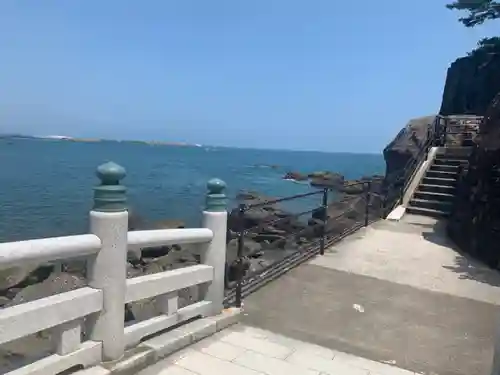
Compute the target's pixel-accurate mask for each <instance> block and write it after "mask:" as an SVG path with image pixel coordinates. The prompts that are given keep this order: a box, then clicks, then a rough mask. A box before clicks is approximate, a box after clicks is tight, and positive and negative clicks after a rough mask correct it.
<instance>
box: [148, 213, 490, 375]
mask: <svg viewBox="0 0 500 375" xmlns="http://www.w3.org/2000/svg"><path fill="white" fill-rule="evenodd" d="M499 286H500V276H499V274H498V273H497V272H495V271H492V270H490V269H488V268H487V267H485V266H483V265H481V264H480V263H478V262H474V261H471V260H470V259H468V258H467V257H465V256H463V255H460V254H459V253H458V252H457V251H455V250H454V249H453V246H452V244H451V243H450V242H449V241H448V240H447V239H446V236H445V233H444V224H443V223H441V222H438V221H436V220H433V219H428V218H423V217H418V216H406V217H405V218H404V219H403V220H402V221H400V222H388V221H381V222H378V223H375V224H373V225H372V226H370V227H368V228H364V229H363V230H361V231H359V232H358V233H356V234H354V235H352V236H350V237H348V238H347V239H345V240H344V241H342V242H341V243H339V244H337V245H335V246H333V247H331V248H330V249H328V251H327V253H326V254H325V255H324V256H318V257H316V258H314V259H313V260H311V261H310V262H308V263H306V264H303V265H301V266H299V267H297V268H296V269H294V270H292V271H290V272H288V273H287V274H286V275H284V276H282V277H280V278H279V279H278V280H276V281H274V282H272V283H270V284H268V285H267V286H266V287H264V288H262V289H261V290H259V291H257V292H256V293H254V294H252V295H251V296H250V297H248V298H247V299H246V300H245V302H244V315H243V323H242V324H239V325H237V326H234V327H232V328H230V329H228V330H225V331H222V332H220V333H218V334H216V335H214V336H213V337H210V338H208V339H205V340H203V341H201V342H199V343H198V344H196V345H194V346H191V347H189V348H187V349H185V350H183V351H181V352H179V353H177V354H175V355H173V356H170V357H168V358H167V359H165V360H163V361H162V362H159V363H158V364H156V365H155V366H152V367H150V368H148V369H147V370H144V371H142V372H141V373H140V374H139V375H193V374H198V375H212V374H214V375H215V374H217V375H220V374H231V375H259V374H260V375H264V374H266V375H295V374H297V375H299V374H300V375H302V374H304V375H309V374H316V375H411V374H426V375H471V374H474V375H490V368H491V361H492V354H493V337H494V331H495V327H496V326H497V316H498V314H500V287H499ZM403 369H405V370H403Z"/></svg>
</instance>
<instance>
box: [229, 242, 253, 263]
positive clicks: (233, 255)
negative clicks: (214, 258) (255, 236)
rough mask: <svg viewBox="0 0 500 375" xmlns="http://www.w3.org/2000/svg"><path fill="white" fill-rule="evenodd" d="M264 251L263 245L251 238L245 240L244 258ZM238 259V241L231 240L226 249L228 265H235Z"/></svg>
mask: <svg viewBox="0 0 500 375" xmlns="http://www.w3.org/2000/svg"><path fill="white" fill-rule="evenodd" d="M261 250H262V246H261V244H259V243H258V242H255V241H253V240H251V239H249V238H245V239H244V242H243V256H244V257H248V256H250V255H252V254H255V253H257V252H259V251H261ZM236 259H238V240H237V239H235V240H231V241H230V242H229V243H228V244H227V248H226V262H227V263H228V264H232V263H234V261H235V260H236Z"/></svg>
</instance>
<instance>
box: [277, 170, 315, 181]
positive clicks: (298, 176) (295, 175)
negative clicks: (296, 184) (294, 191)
mask: <svg viewBox="0 0 500 375" xmlns="http://www.w3.org/2000/svg"><path fill="white" fill-rule="evenodd" d="M283 179H284V180H294V181H307V180H308V179H309V177H308V176H307V175H304V174H302V173H300V172H287V173H286V174H285V175H284V176H283Z"/></svg>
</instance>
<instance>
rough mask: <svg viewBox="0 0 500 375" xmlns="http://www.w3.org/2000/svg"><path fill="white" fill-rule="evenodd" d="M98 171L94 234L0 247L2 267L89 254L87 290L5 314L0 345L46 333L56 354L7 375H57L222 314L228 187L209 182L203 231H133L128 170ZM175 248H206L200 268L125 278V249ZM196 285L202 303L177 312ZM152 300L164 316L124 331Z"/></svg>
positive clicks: (113, 357)
mask: <svg viewBox="0 0 500 375" xmlns="http://www.w3.org/2000/svg"><path fill="white" fill-rule="evenodd" d="M97 174H98V177H99V178H100V179H101V184H100V185H99V186H97V187H96V188H95V189H94V190H95V193H94V208H93V209H92V211H91V212H90V231H91V232H92V233H91V234H83V235H75V236H66V237H54V238H43V239H35V240H28V241H17V242H9V243H2V244H0V270H1V269H4V270H5V269H12V268H15V267H22V266H25V265H26V264H30V265H32V264H43V263H45V262H49V261H58V260H59V261H60V260H63V259H67V258H73V257H81V256H86V257H87V272H86V276H87V283H88V285H87V286H85V287H82V288H79V289H75V290H72V291H69V292H63V293H60V294H56V295H51V296H48V297H44V298H40V299H37V300H34V301H29V302H25V303H22V304H18V305H14V306H10V307H6V308H3V309H0V344H4V343H7V342H11V341H13V340H16V339H19V338H22V337H25V336H28V335H31V334H35V333H37V332H40V331H44V330H47V329H50V330H51V332H52V334H53V336H54V338H55V354H53V355H50V356H48V357H45V358H42V359H40V360H37V361H35V362H33V363H31V364H28V365H26V366H23V367H21V368H18V369H15V370H13V371H10V372H8V373H7V374H8V375H20V374H32V373H33V374H42V373H43V374H44V375H45V374H47V375H55V374H58V373H60V372H64V371H67V370H68V369H70V368H74V367H75V366H83V367H90V366H93V365H98V364H100V363H101V362H102V361H113V360H118V359H120V358H122V357H123V355H124V353H125V350H126V349H129V348H132V347H134V346H136V345H138V344H139V343H140V342H141V340H143V339H144V338H145V337H149V336H151V335H154V334H156V333H158V332H160V331H164V330H165V329H168V328H170V327H173V326H177V325H181V324H183V323H185V322H187V321H188V320H191V319H194V318H197V317H205V316H213V315H216V314H219V313H220V312H221V311H222V309H223V300H224V272H225V257H226V232H227V230H226V228H227V226H226V225H227V211H226V196H225V193H224V190H225V184H224V183H223V182H222V181H221V180H217V179H214V180H211V181H210V182H209V183H208V193H207V196H206V207H205V209H204V211H203V228H191V229H159V230H145V231H133V232H129V231H128V211H127V207H126V196H125V191H126V189H125V187H124V186H123V185H121V184H120V180H121V179H122V178H123V177H124V176H125V170H124V169H123V168H122V167H120V166H118V165H116V164H114V163H107V164H105V165H102V166H100V167H99V168H98V172H97ZM174 243H175V244H179V243H184V244H187V243H192V244H200V245H202V246H203V249H202V251H201V259H202V261H201V264H198V265H193V266H188V267H184V268H180V269H175V270H168V271H163V272H159V273H155V274H147V275H143V276H138V277H133V278H129V279H127V272H126V267H127V256H126V254H127V251H140V249H141V248H146V247H151V246H165V245H171V244H174ZM56 272H58V271H56ZM197 285H198V286H202V287H201V288H200V291H201V294H202V298H201V300H200V301H198V302H195V303H192V304H190V305H188V306H186V307H182V308H179V306H178V300H179V295H178V292H179V291H180V290H181V289H184V288H188V287H193V286H197ZM153 297H154V298H156V302H155V303H156V307H157V310H158V311H159V312H160V313H161V314H160V316H156V317H153V318H151V319H148V320H145V321H140V322H135V323H134V324H131V325H127V326H125V323H124V317H125V304H127V303H131V302H135V301H139V300H143V299H146V298H153ZM82 338H83V341H82Z"/></svg>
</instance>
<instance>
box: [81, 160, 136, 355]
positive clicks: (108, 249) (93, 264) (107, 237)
mask: <svg viewBox="0 0 500 375" xmlns="http://www.w3.org/2000/svg"><path fill="white" fill-rule="evenodd" d="M125 174H126V173H125V169H124V168H122V167H121V166H119V165H117V164H115V163H113V162H109V163H106V164H103V165H101V166H99V167H98V168H97V177H99V179H100V180H101V184H100V185H99V186H96V187H95V188H94V207H93V209H92V211H91V212H90V232H91V233H93V234H95V235H96V236H98V237H99V238H100V239H101V242H102V247H101V250H100V251H99V253H97V255H96V256H95V257H92V258H91V259H90V260H89V262H88V267H87V277H88V285H89V286H90V287H92V288H96V289H101V290H102V291H103V294H104V306H103V310H102V311H101V312H100V313H98V314H95V316H92V318H91V319H89V330H90V332H89V333H90V339H91V340H95V341H101V342H102V345H103V348H102V349H103V353H102V355H103V360H104V361H111V360H116V359H119V358H121V357H122V356H123V354H124V350H125V338H124V317H125V288H126V284H125V282H126V277H127V273H126V268H127V234H128V211H127V197H126V188H125V186H123V185H121V184H120V181H121V180H122V179H123V178H124V177H125Z"/></svg>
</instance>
